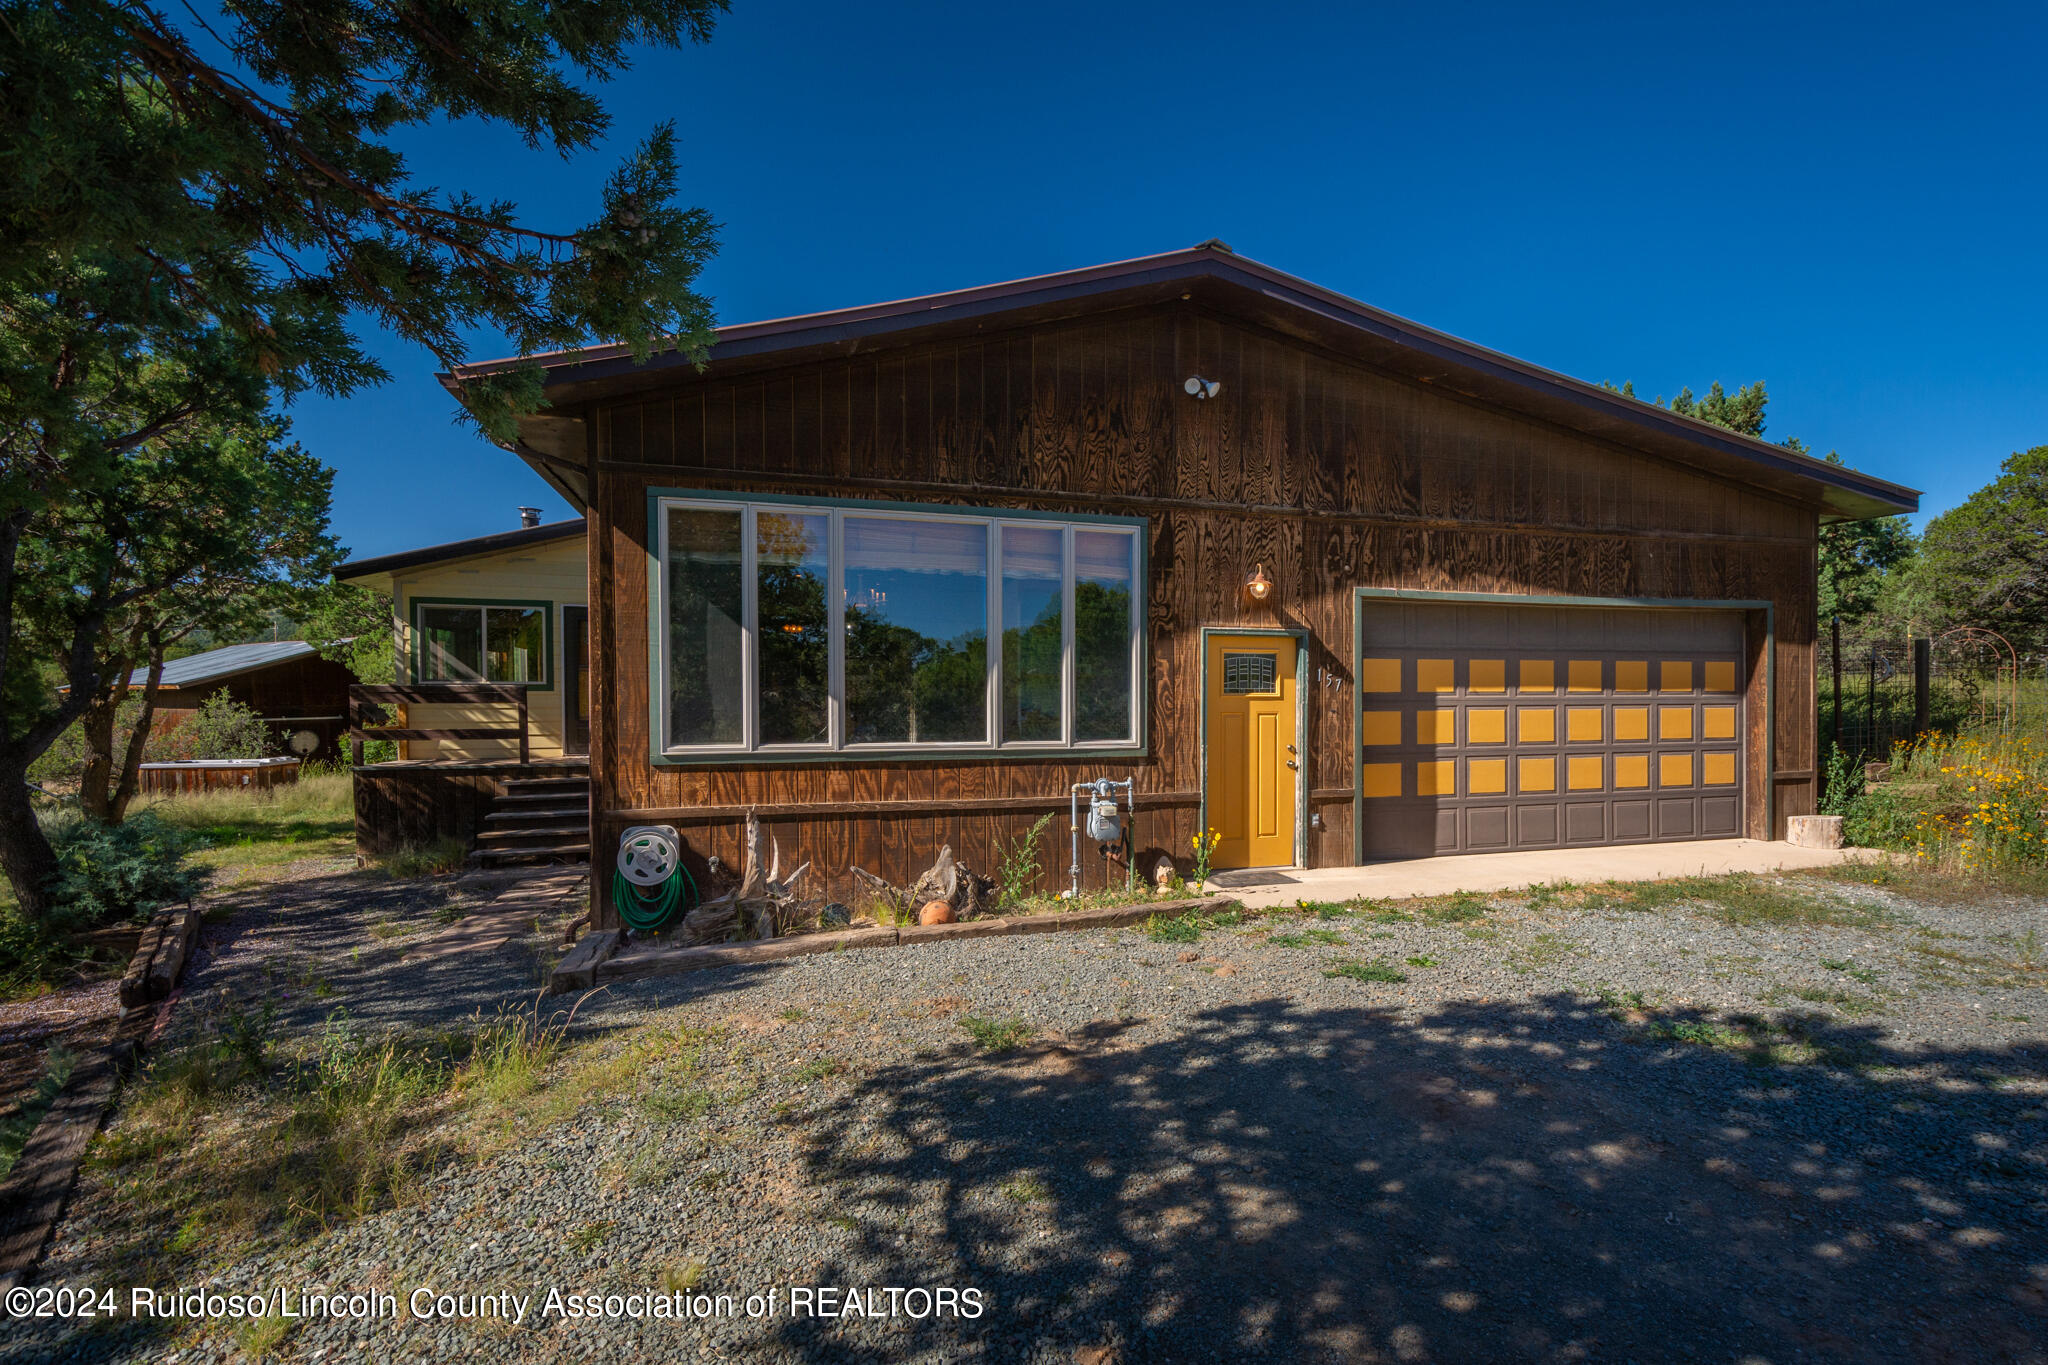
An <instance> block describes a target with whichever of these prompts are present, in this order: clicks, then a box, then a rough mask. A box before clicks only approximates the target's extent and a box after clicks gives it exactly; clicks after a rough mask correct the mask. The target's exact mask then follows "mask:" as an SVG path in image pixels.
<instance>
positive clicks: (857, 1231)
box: [4, 887, 2048, 1365]
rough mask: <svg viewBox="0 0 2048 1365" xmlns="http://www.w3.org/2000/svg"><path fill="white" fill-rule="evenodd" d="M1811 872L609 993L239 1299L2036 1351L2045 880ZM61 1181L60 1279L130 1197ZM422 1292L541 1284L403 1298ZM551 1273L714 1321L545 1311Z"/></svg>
mask: <svg viewBox="0 0 2048 1365" xmlns="http://www.w3.org/2000/svg"><path fill="white" fill-rule="evenodd" d="M1829 894H1831V895H1838V896H1843V897H1847V898H1850V900H1852V901H1853V905H1849V906H1848V908H1846V909H1844V910H1843V911H1842V912H1841V913H1840V914H1838V915H1836V916H1834V918H1836V919H1838V920H1841V921H1845V922H1839V923H1833V924H1812V923H1795V924H1757V925H1749V926H1742V925H1731V924H1729V923H1728V922H1727V920H1728V918H1729V916H1728V915H1727V914H1725V913H1721V912H1717V911H1715V910H1714V909H1713V908H1711V907H1706V906H1699V905H1683V904H1681V905H1666V906H1663V907H1661V908H1658V909H1656V910H1655V911H1652V912H1642V911H1623V910H1616V909H1612V908H1588V907H1587V906H1584V905H1579V906H1573V905H1570V904H1555V903H1547V902H1546V901H1545V900H1544V899H1543V898H1537V899H1536V900H1535V901H1534V902H1533V903H1532V902H1531V901H1530V899H1529V898H1526V897H1524V898H1515V897H1495V898H1491V899H1490V900H1487V901H1485V902H1484V903H1483V905H1482V904H1481V903H1478V902H1471V903H1456V904H1451V905H1449V906H1444V905H1438V906H1436V907H1435V909H1434V911H1433V912H1432V913H1430V914H1428V915H1421V916H1419V915H1418V914H1417V913H1415V912H1414V911H1413V910H1408V911H1404V910H1402V909H1401V908H1399V907H1376V908H1375V907H1368V908H1367V909H1366V910H1365V911H1364V912H1362V913H1351V914H1346V915H1332V916H1330V917H1317V916H1315V915H1312V914H1302V915H1299V916H1296V917H1292V918H1287V919H1277V920H1276V919H1264V920H1258V921H1255V922H1251V923H1246V924H1242V925H1237V926H1231V927H1224V928H1220V929H1216V930H1213V931H1211V932H1207V933H1204V934H1203V935H1202V936H1201V937H1200V938H1199V940H1198V941H1196V942H1160V941H1156V940H1154V939H1152V938H1150V937H1147V936H1146V935H1145V934H1143V933H1140V932H1137V931H1129V930H1126V931H1118V932H1112V933H1098V934H1089V935H1031V936H1022V937H1016V938H998V939H984V940H977V941H968V942H955V943H949V944H943V945H937V946H932V947H927V948H921V949H917V950H896V951H868V952H853V953H844V954H838V955H833V956H827V957H814V958H803V959H797V960H795V961H793V962H790V963H788V964H786V965H782V966H777V967H771V968H754V969H745V968H733V969H726V970H722V971H718V972H707V973H702V974H699V975H696V976H691V977H683V978H675V979H671V980H668V981H655V982H645V983H638V984H636V985H633V986H629V987H618V988H613V989H612V990H610V991H608V992H607V993H605V994H603V995H601V996H599V997H597V998H595V999H593V1000H591V1001H590V1002H588V1003H587V1004H585V1005H584V1007H583V1012H582V1014H581V1015H580V1016H579V1019H578V1023H577V1032H578V1034H579V1035H581V1037H582V1038H583V1039H584V1040H585V1042H584V1044H583V1046H582V1048H581V1049H580V1051H579V1054H578V1055H577V1056H576V1057H573V1058H572V1059H571V1062H570V1065H571V1066H572V1067H573V1066H581V1067H584V1068H586V1069H588V1068H597V1067H601V1066H603V1065H604V1064H605V1062H606V1061H607V1059H610V1060H611V1061H612V1063H613V1064H612V1067H611V1070H610V1072H609V1073H607V1074H609V1075H611V1076H612V1078H613V1080H612V1083H611V1084H610V1085H609V1086H608V1087H606V1088H601V1089H597V1090H593V1091H591V1092H590V1093H591V1095H592V1098H591V1099H590V1100H589V1101H588V1102H586V1103H583V1104H582V1105H581V1106H580V1107H578V1108H576V1109H575V1110H574V1111H573V1113H571V1114H570V1115H569V1116H567V1117H566V1118H563V1119H561V1120H560V1121H558V1122H552V1123H549V1124H547V1125H545V1126H539V1127H536V1128H534V1129H533V1130H531V1131H530V1132H528V1133H526V1134H525V1135H524V1136H522V1137H520V1138H519V1139H518V1140H517V1141H512V1142H509V1143H506V1144H503V1145H501V1146H500V1147H499V1148H498V1149H497V1150H494V1151H493V1152H492V1153H491V1154H490V1155H488V1156H484V1157H480V1158H478V1159H475V1160H472V1161H470V1162H467V1163H464V1164H462V1165H460V1166H457V1167H453V1168H449V1169H444V1170H442V1171H440V1172H439V1173H437V1174H435V1175H434V1176H433V1177H432V1178H431V1179H430V1180H429V1181H428V1182H427V1184H426V1187H425V1190H424V1193H423V1194H422V1196H421V1197H420V1198H418V1199H417V1200H416V1201H414V1202H411V1203H408V1204H407V1205H405V1206H404V1207H401V1208H398V1209H395V1210H386V1211H384V1212H381V1213H376V1214H373V1215H371V1216H368V1217H365V1218H363V1219H360V1220H358V1221H356V1222H355V1223H353V1224H350V1225H348V1226H345V1227H340V1228H337V1229H335V1230H332V1231H330V1232H328V1233H326V1234H324V1235H322V1236H319V1237H317V1238H315V1239H314V1240H312V1241H311V1242H309V1243H307V1244H304V1245H302V1246H298V1247H294V1248H292V1249H291V1250H290V1251H289V1253H287V1254H279V1255H275V1256H271V1257H267V1258H263V1259H258V1260H254V1261H250V1262H246V1263H243V1264H240V1265H236V1266H233V1267H225V1268H223V1270H222V1273H221V1275H220V1276H219V1280H218V1285H219V1286H220V1287H223V1288H230V1289H231V1288H241V1289H244V1290H246V1289H251V1288H271V1289H275V1288H277V1287H279V1286H280V1285H286V1284H288V1285H291V1286H294V1287H295V1288H297V1289H308V1288H311V1287H313V1286H315V1285H319V1286H325V1287H327V1288H329V1289H341V1290H349V1291H360V1290H369V1289H375V1290H381V1291H390V1292H393V1293H395V1294H396V1295H397V1298H398V1303H399V1312H400V1314H401V1318H400V1320H399V1321H398V1322H395V1323H394V1322H371V1323H360V1322H339V1321H333V1320H326V1321H305V1322H302V1323H299V1324H297V1325H295V1326H293V1327H292V1328H291V1329H290V1330H289V1331H288V1332H286V1333H284V1335H283V1338H282V1341H281V1343H280V1344H278V1345H276V1347H275V1354H276V1356H277V1358H280V1359H286V1360H295V1361H297V1360H315V1359H324V1360H339V1359H350V1360H354V1359H373V1360H394V1361H395V1360H408V1361H409V1360H464V1361H489V1362H498V1361H553V1360H592V1361H611V1360H617V1361H627V1360H642V1359H663V1360H666V1359H721V1358H736V1357H751V1358H761V1359H804V1360H819V1361H883V1360H889V1361H896V1360H914V1361H948V1360H977V1361H981V1360H988V1361H997V1360H1001V1361H1009V1360H1034V1361H1048V1362H1051V1361H1062V1362H1064V1361H1076V1362H1082V1365H1106V1363H1107V1362H1112V1361H1139V1360H1187V1361H1207V1360H1217V1359H1270V1360H1324V1359H1327V1360H1346V1361H1351V1360H1379V1359H1386V1360H1451V1361H1470V1360H1553V1359H1555V1360H1629V1359H1644V1360H1662V1359H1701V1360H1714V1361H1771V1362H1789V1361H1794V1360H1814V1359H1818V1360H1869V1361H1896V1360H1904V1359H1913V1360H1948V1359H1955V1360H1970V1361H1978V1360H1986V1359H1997V1360H2016V1361H2031V1360H2042V1359H2048V1349H2044V1347H2043V1344H2042V1343H2043V1342H2044V1341H2048V1041H2044V1040H2048V1027H2044V1025H2048V997H2044V994H2043V990H2042V986H2043V982H2044V980H2048V970H2044V968H2048V963H2044V960H2043V952H2042V948H2041V938H2042V934H2043V932H2044V931H2048V905H2043V904H2042V903H2039V902H2025V903H2017V902H2015V903H2001V904H1997V905H1990V906H1982V905H1980V906H1972V907H1960V908H1943V907H1938V906H1931V905H1922V904H1916V903H1913V902H1909V901H1905V900H1903V899H1901V898H1900V897H1899V896H1898V895H1896V894H1894V893H1892V892H1889V891H1886V890H1883V889H1880V888H1875V887H1851V888H1847V889H1843V890H1839V891H1834V892H1830V893H1829ZM231 960H232V955H231V954H227V955H223V957H222V959H221V962H222V964H223V969H224V964H225V963H227V962H229V961H231ZM1359 964H1366V965H1365V967H1364V969H1362V970H1354V974H1352V975H1332V974H1331V973H1333V972H1338V971H1340V970H1343V969H1346V968H1347V966H1349V967H1351V968H1354V969H1356V968H1358V966H1359ZM521 970H526V971H530V970H531V969H530V967H528V968H524V969H521ZM505 973H506V984H505V987H504V989H505V993H506V995H507V996H511V995H513V994H514V992H515V990H516V991H517V992H522V993H523V992H524V991H525V990H527V989H529V988H528V987H527V985H526V984H525V981H524V980H523V979H517V978H518V972H517V971H515V970H514V969H513V968H512V967H511V966H508V967H506V968H505ZM1399 975H1405V977H1406V980H1404V981H1403V980H1374V979H1370V978H1372V977H1374V976H1381V977H1387V976H1399ZM1361 977H1363V978H1365V979H1360V978H1361ZM390 979H391V980H394V981H396V980H401V979H402V977H393V978H390ZM365 1008H367V1006H365ZM406 1012H407V1011H406V1010H404V1009H399V1010H395V1011H394V1012H393V1016H392V1022H403V1019H402V1016H403V1015H404V1014H405V1013H406ZM1745 1021H1747V1022H1745ZM985 1044H986V1045H993V1047H992V1048H990V1047H985V1046H984V1045H985ZM1006 1044H1007V1045H1008V1046H1007V1047H1005V1045H1006ZM75 1202H76V1212H75V1213H74V1215H73V1217H72V1219H71V1221H70V1222H69V1223H67V1225H66V1227H65V1229H63V1230H61V1231H60V1234H59V1237H58V1240H57V1241H56V1242H55V1243H54V1244H53V1246H52V1249H51V1252H50V1254H49V1257H48V1259H47V1260H46V1263H45V1268H44V1270H43V1272H42V1277H41V1278H42V1279H43V1281H44V1282H46V1283H68V1284H85V1283H92V1282H94V1276H93V1271H92V1267H91V1247H92V1244H93V1238H94V1228H95V1225H96V1224H97V1223H98V1222H99V1221H100V1220H105V1219H114V1218H118V1217H119V1216H120V1210H119V1209H118V1208H116V1207H112V1206H111V1201H110V1197H109V1196H108V1194H107V1193H106V1191H105V1190H103V1189H100V1188H97V1187H95V1186H93V1185H92V1184H91V1183H90V1181H88V1184H87V1186H86V1187H85V1188H84V1190H83V1191H82V1194H81V1197H80V1198H79V1199H78V1200H77V1201H75ZM790 1286H803V1287H809V1286H837V1287H847V1288H851V1289H855V1290H860V1289H869V1288H872V1289H873V1290H875V1291H876V1292H877V1294H878V1295H879V1297H878V1298H876V1299H874V1300H873V1302H874V1304H875V1306H876V1307H878V1308H882V1309H887V1308H888V1307H889V1304H890V1299H889V1295H888V1294H887V1292H886V1290H887V1287H890V1286H895V1287H898V1288H899V1289H901V1288H923V1289H935V1288H939V1287H945V1288H950V1289H956V1290H969V1289H972V1290H976V1291H979V1296H980V1305H981V1307H980V1312H979V1316H978V1317H963V1316H957V1315H951V1314H949V1315H947V1316H943V1317H941V1316H938V1315H936V1314H932V1313H930V1311H929V1308H928V1304H929V1303H930V1300H927V1299H920V1298H917V1297H916V1296H910V1297H908V1298H906V1297H904V1296H902V1295H898V1296H897V1298H896V1305H897V1309H898V1311H897V1312H896V1313H895V1314H894V1315H886V1314H885V1315H882V1316H874V1317H868V1316H857V1317H856V1316H846V1315H844V1314H843V1313H842V1315H840V1316H832V1317H826V1316H818V1315H816V1314H809V1315H792V1313H791V1311H790V1302H789V1298H788V1291H789V1287H790ZM423 1287H424V1288H429V1289H432V1290H433V1291H435V1292H437V1293H448V1294H454V1293H458V1292H459V1293H462V1294H469V1295H476V1294H486V1293H490V1292H494V1291H506V1292H510V1293H515V1294H519V1295H531V1296H534V1298H533V1300H532V1302H531V1304H530V1306H529V1308H528V1314H527V1318H526V1321H525V1322H524V1324H523V1325H519V1326H513V1325H510V1324H507V1323H505V1322H503V1321H501V1320H499V1319H498V1318H496V1317H493V1316H482V1317H475V1318H468V1319H458V1320H439V1321H413V1320H411V1319H410V1317H409V1316H408V1315H407V1311H406V1303H407V1296H408V1295H409V1294H410V1293H411V1292H412V1291H413V1290H414V1289H417V1288H423ZM550 1287H559V1288H560V1289H561V1290H562V1291H563V1293H565V1294H589V1293H617V1294H621V1295H624V1294H630V1293H641V1294H645V1293H648V1292H650V1291H651V1292H654V1293H656V1294H661V1293H664V1292H668V1291H674V1290H677V1289H684V1290H685V1291H686V1295H719V1294H730V1295H733V1296H734V1297H735V1304H736V1305H737V1306H736V1308H735V1310H734V1315H733V1316H730V1317H717V1318H710V1319H702V1318H699V1319H696V1320H688V1321H682V1322H674V1321H665V1320H664V1321H655V1320H638V1321H633V1320H600V1321H591V1320H583V1321H577V1320H572V1319H564V1318H562V1317H549V1318H541V1317H540V1316H539V1314H540V1312H541V1309H542V1307H543V1301H544V1298H545V1295H546V1294H547V1292H548V1290H549V1288H550ZM770 1290H777V1291H779V1295H780V1297H779V1298H778V1299H777V1301H776V1311H775V1312H774V1313H773V1314H772V1315H764V1316H762V1317H760V1318H758V1319H751V1320H750V1319H748V1318H747V1317H746V1316H745V1312H744V1302H745V1296H747V1295H750V1294H763V1295H765V1294H767V1293H768V1292H769V1291H770ZM670 1302H673V1300H671V1301H670ZM690 1302H692V1300H691V1299H689V1298H688V1297H686V1298H685V1300H684V1303H685V1305H686V1306H687V1305H688V1304H689V1303H690ZM622 1306H623V1305H622ZM920 1306H927V1313H926V1315H924V1316H917V1315H916V1310H917V1308H918V1307H920ZM70 1345H71V1346H72V1347H73V1348H74V1349H75V1350H76V1353H77V1354H76V1358H79V1359H123V1360H128V1359H134V1360H140V1359H164V1358H169V1357H167V1356H166V1355H165V1354H164V1353H165V1352H166V1351H168V1350H171V1349H174V1348H175V1349H179V1350H180V1351H182V1354H180V1355H179V1356H178V1357H177V1358H178V1359H180V1360H188V1361H192V1360H225V1359H239V1358H247V1354H246V1352H245V1351H244V1349H243V1348H244V1347H245V1346H247V1345H248V1338H246V1337H241V1338H238V1337H237V1336H236V1335H235V1334H234V1333H232V1332H231V1331H229V1330H227V1329H226V1328H216V1329H209V1330H207V1331H204V1332H199V1333H181V1332H178V1331H175V1330H170V1329H167V1328H164V1327H162V1326H158V1327H154V1328H152V1327H148V1326H129V1327H123V1328H117V1329H115V1330H111V1331H101V1332H87V1333H83V1334H79V1335H76V1336H74V1337H72V1338H71V1341H70ZM10 1347H11V1349H9V1350H7V1351H6V1352H5V1354H4V1358H6V1359H9V1360H24V1361H25V1360H31V1359H36V1360H40V1359H45V1358H49V1355H50V1353H51V1352H52V1350H53V1349H54V1347H55V1343H54V1341H53V1339H52V1337H51V1336H49V1335H47V1334H45V1333H42V1332H30V1331H23V1332H21V1333H19V1334H18V1340H17V1341H16V1342H14V1343H10Z"/></svg>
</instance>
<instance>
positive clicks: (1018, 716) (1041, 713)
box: [1003, 526, 1066, 740]
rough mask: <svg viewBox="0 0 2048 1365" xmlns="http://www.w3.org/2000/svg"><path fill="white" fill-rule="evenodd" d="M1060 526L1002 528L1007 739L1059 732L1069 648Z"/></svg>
mask: <svg viewBox="0 0 2048 1365" xmlns="http://www.w3.org/2000/svg"><path fill="white" fill-rule="evenodd" d="M1064 538H1065V537H1064V535H1063V533H1062V532H1061V531H1060V530H1059V528H1057V527H1054V528H1052V529H1049V530H1048V529H1045V528H1042V527H1036V526H1005V527H1004V528H1003V738H1004V739H1006V740H1008V739H1058V738H1059V737H1060V680H1061V678H1062V676H1063V675H1064V674H1065V672H1066V669H1065V667H1064V666H1063V665H1062V663H1061V654H1062V652H1063V650H1064V648H1065V643H1066V642H1065V638H1064V636H1065V631H1064V630H1063V629H1062V624H1063V623H1062V621H1061V619H1060V618H1061V617H1062V615H1063V614H1064V610H1063V603H1062V600H1061V599H1062V598H1063V597H1064V596H1065V594H1064V593H1062V592H1061V590H1060V589H1061V585H1062V584H1063V583H1065V581H1066V569H1065V566H1064V564H1063V562H1062V560H1063V557H1064V554H1063V547H1062V545H1061V543H1060V542H1061V541H1062V540H1063V539H1064Z"/></svg>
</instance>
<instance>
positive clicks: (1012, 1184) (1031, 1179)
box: [1001, 1171, 1052, 1204]
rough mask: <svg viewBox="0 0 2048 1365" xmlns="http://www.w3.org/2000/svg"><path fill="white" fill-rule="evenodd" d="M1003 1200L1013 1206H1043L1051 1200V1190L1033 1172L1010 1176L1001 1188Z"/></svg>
mask: <svg viewBox="0 0 2048 1365" xmlns="http://www.w3.org/2000/svg"><path fill="white" fill-rule="evenodd" d="M1001 1191H1002V1196H1003V1198H1005V1199H1007V1200H1009V1201H1010V1202H1011V1203H1013V1204H1043V1203H1047V1202H1049V1201H1050V1200H1051V1199H1052V1189H1051V1188H1050V1187H1049V1186H1048V1185H1047V1184H1046V1183H1045V1182H1044V1181H1043V1180H1041V1179H1039V1177H1038V1174H1037V1173H1036V1172H1035V1171H1025V1172H1024V1173H1023V1174H1021V1175H1014V1176H1011V1177H1010V1178H1009V1179H1008V1180H1006V1181H1004V1182H1003V1183H1002V1186H1001Z"/></svg>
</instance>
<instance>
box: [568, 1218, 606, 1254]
mask: <svg viewBox="0 0 2048 1365" xmlns="http://www.w3.org/2000/svg"><path fill="white" fill-rule="evenodd" d="M611 1230H612V1225H611V1221H610V1220H609V1219H601V1220H599V1221H598V1222H595V1223H585V1224H584V1225H583V1226H582V1227H580V1228H578V1229H576V1231H574V1232H572V1233H570V1234H569V1248H570V1250H572V1251H575V1252H577V1253H578V1254H581V1253H583V1252H587V1251H589V1250H590V1249H591V1248H592V1247H594V1246H596V1245H597V1244H598V1243H599V1242H602V1241H603V1240H604V1239H605V1237H606V1236H607V1235H608V1234H609V1233H610V1232H611Z"/></svg>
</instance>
